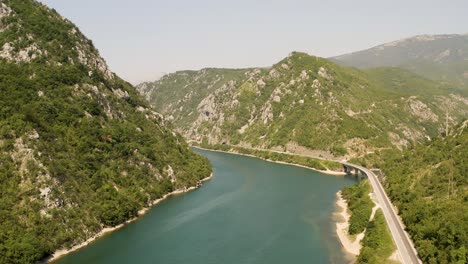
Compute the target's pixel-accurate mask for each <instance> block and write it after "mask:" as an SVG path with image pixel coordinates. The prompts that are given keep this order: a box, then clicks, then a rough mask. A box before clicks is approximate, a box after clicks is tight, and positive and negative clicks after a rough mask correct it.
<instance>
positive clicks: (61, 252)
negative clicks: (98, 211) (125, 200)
mask: <svg viewBox="0 0 468 264" xmlns="http://www.w3.org/2000/svg"><path fill="white" fill-rule="evenodd" d="M211 178H213V173H212V174H211V175H210V176H208V177H206V178H204V179H202V180H200V181H199V182H198V184H197V185H196V186H192V187H189V188H185V189H178V190H175V191H173V192H170V193H167V194H165V195H164V196H163V197H161V198H159V199H156V200H154V201H153V202H151V203H150V205H149V206H148V207H145V208H143V209H141V210H140V211H138V216H137V217H135V218H132V219H130V220H127V221H126V222H124V223H122V224H120V225H118V226H114V227H106V228H103V229H102V230H101V231H100V232H99V233H97V234H95V235H94V236H92V237H90V238H89V239H88V240H86V241H84V242H82V243H80V244H78V245H75V246H73V247H72V248H69V249H60V250H57V251H55V252H54V254H52V256H50V257H49V258H48V259H46V260H45V261H44V262H43V263H50V262H53V261H55V260H57V259H58V258H60V257H62V256H64V255H66V254H69V253H71V252H74V251H76V250H78V249H80V248H83V247H85V246H87V245H89V244H90V243H92V242H93V241H95V240H96V239H98V238H100V237H102V236H103V235H105V234H108V233H110V232H112V231H115V230H117V229H119V228H122V227H123V226H125V225H127V224H129V223H131V222H133V221H135V220H137V219H138V217H140V216H142V215H144V214H145V213H146V212H148V210H150V209H151V208H152V207H153V206H155V205H157V204H158V203H160V202H162V201H164V200H165V199H167V198H168V197H170V196H172V195H178V194H183V193H186V192H189V191H192V190H195V189H197V188H199V187H200V186H201V185H202V183H203V182H205V181H207V180H210V179H211Z"/></svg>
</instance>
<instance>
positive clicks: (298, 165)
mask: <svg viewBox="0 0 468 264" xmlns="http://www.w3.org/2000/svg"><path fill="white" fill-rule="evenodd" d="M192 147H193V148H196V149H202V150H207V151H213V152H220V153H228V154H235V155H240V156H246V157H251V158H257V159H261V160H264V161H268V162H273V163H278V164H286V165H291V166H296V167H301V168H306V169H309V170H313V171H317V172H320V173H323V174H327V175H334V176H345V175H346V173H345V172H344V171H334V170H319V169H315V168H312V167H308V166H305V165H300V164H295V163H289V162H285V161H278V160H270V159H264V158H261V157H258V156H255V155H251V154H243V153H238V152H233V151H224V150H216V149H207V148H202V147H198V146H192ZM291 155H293V156H294V154H291Z"/></svg>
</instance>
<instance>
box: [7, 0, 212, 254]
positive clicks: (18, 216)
mask: <svg viewBox="0 0 468 264" xmlns="http://www.w3.org/2000/svg"><path fill="white" fill-rule="evenodd" d="M210 172H211V169H210V166H209V163H208V161H207V160H206V159H205V158H202V157H201V156H199V155H197V154H195V153H194V152H192V150H191V149H190V148H189V147H188V145H187V144H186V143H185V142H184V140H183V138H182V137H180V136H179V135H177V134H176V133H174V132H173V131H172V130H171V129H170V127H169V126H168V124H167V123H166V122H164V120H163V118H162V116H161V115H160V114H158V113H156V112H155V111H153V110H152V109H151V108H150V107H149V106H148V105H147V103H146V102H145V101H144V100H143V99H142V98H140V96H139V95H138V94H137V92H136V91H135V89H134V88H133V87H132V86H131V85H130V84H128V83H126V82H125V81H123V80H121V79H120V78H119V77H118V76H116V75H115V74H113V73H112V72H111V71H110V70H109V69H108V67H107V65H106V63H105V61H104V60H103V59H102V58H101V57H100V56H99V53H98V51H97V50H96V49H95V48H94V46H93V44H92V42H91V41H90V40H88V39H86V38H85V37H84V36H83V34H82V33H80V31H79V29H78V28H76V27H75V26H74V25H73V24H72V23H71V22H69V21H68V20H66V19H64V18H62V17H61V16H60V15H59V14H57V13H56V12H55V11H53V10H50V9H48V8H47V7H46V6H44V5H42V4H40V3H38V2H36V1H33V0H3V1H0V263H34V262H35V261H37V260H39V259H41V258H43V257H45V256H47V255H48V254H50V253H52V252H54V251H55V250H57V249H59V248H61V247H66V246H71V245H73V244H76V243H79V242H80V241H83V240H85V239H87V238H89V237H91V236H92V235H94V234H96V233H97V232H99V231H100V230H101V229H102V228H103V227H106V226H115V225H117V224H119V223H122V222H123V221H125V220H127V219H130V218H133V217H135V216H136V215H137V211H138V210H139V209H141V208H143V207H145V206H147V205H148V204H149V203H150V202H151V201H152V200H155V199H156V198H159V197H161V196H162V195H163V194H165V193H167V192H169V191H171V190H173V189H176V188H183V187H185V186H191V185H195V184H196V183H197V181H198V180H200V179H202V178H205V177H207V176H209V174H210Z"/></svg>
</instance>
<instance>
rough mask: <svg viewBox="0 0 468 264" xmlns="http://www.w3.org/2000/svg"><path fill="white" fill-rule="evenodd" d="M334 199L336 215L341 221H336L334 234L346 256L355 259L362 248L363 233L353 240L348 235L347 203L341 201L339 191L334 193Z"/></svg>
mask: <svg viewBox="0 0 468 264" xmlns="http://www.w3.org/2000/svg"><path fill="white" fill-rule="evenodd" d="M336 197H337V199H336V206H337V208H339V209H340V211H339V212H338V213H337V214H338V215H339V216H340V217H341V218H342V221H337V223H336V234H337V235H338V239H339V240H340V242H341V245H342V246H343V248H344V250H345V251H346V252H347V253H348V254H351V255H353V256H355V257H357V256H358V255H359V253H360V251H361V248H362V246H361V240H362V239H363V238H364V233H360V234H358V235H356V237H355V238H354V239H353V238H352V237H351V236H350V235H349V234H348V229H349V219H350V218H351V215H350V214H349V212H348V203H347V202H346V200H345V199H343V196H342V195H341V191H339V192H337V193H336Z"/></svg>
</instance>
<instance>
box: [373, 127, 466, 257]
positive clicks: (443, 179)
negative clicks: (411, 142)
mask: <svg viewBox="0 0 468 264" xmlns="http://www.w3.org/2000/svg"><path fill="white" fill-rule="evenodd" d="M467 125H468V122H466V121H465V122H464V123H463V124H462V125H461V126H460V127H457V128H456V129H454V130H452V131H451V133H450V135H449V136H448V137H445V138H440V137H438V138H436V139H434V140H432V141H431V142H427V143H426V144H420V145H416V146H414V147H413V148H411V149H408V150H405V151H403V152H396V151H390V152H388V151H386V152H382V153H380V154H379V155H378V158H377V159H374V161H373V162H371V161H369V160H367V161H366V162H367V165H368V166H375V167H378V168H382V171H383V173H384V175H385V177H383V178H382V181H383V182H384V185H385V187H386V190H387V194H388V195H389V197H390V199H391V200H392V202H393V203H394V204H395V205H396V206H397V207H398V208H399V211H400V215H401V217H402V219H403V221H404V223H405V226H406V227H407V230H408V232H409V234H410V236H411V237H412V239H413V241H414V243H415V246H416V249H417V251H418V254H419V256H420V258H421V260H422V261H423V262H424V263H466V262H467V260H468V246H467V245H468V187H467V186H468V177H467V175H468V155H467V153H468V144H467V142H468V129H467ZM375 160H379V161H375Z"/></svg>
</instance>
